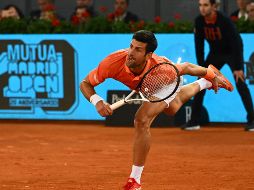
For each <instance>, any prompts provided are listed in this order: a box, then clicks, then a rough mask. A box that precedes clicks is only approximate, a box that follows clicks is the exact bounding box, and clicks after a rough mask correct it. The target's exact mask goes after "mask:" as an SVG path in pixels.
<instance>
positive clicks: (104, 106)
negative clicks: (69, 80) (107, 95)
mask: <svg viewBox="0 0 254 190" xmlns="http://www.w3.org/2000/svg"><path fill="white" fill-rule="evenodd" d="M80 90H81V92H82V94H83V95H84V97H85V98H86V99H87V100H88V101H90V102H91V103H92V104H93V105H94V106H95V107H96V110H97V112H98V113H99V114H100V115H101V116H102V117H106V116H109V115H112V113H113V111H112V109H111V108H110V107H109V104H108V103H106V102H105V101H104V100H103V99H102V98H101V97H100V96H99V95H97V94H96V92H95V90H94V86H93V85H92V84H91V82H90V80H89V75H88V76H87V77H86V78H85V79H84V80H83V81H82V82H81V83H80Z"/></svg>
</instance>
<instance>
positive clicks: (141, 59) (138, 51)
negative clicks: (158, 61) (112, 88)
mask: <svg viewBox="0 0 254 190" xmlns="http://www.w3.org/2000/svg"><path fill="white" fill-rule="evenodd" d="M146 46H147V44H146V43H143V42H139V41H137V40H135V39H133V40H132V41H131V45H130V48H129V51H128V56H127V60H126V65H127V67H129V68H130V69H138V68H142V67H143V66H144V65H145V63H146V61H147V60H148V59H149V55H150V53H149V54H146Z"/></svg>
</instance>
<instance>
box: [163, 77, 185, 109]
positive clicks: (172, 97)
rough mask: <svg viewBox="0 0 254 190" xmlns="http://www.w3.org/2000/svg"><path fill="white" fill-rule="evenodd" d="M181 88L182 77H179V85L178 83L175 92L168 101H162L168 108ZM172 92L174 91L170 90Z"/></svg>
mask: <svg viewBox="0 0 254 190" xmlns="http://www.w3.org/2000/svg"><path fill="white" fill-rule="evenodd" d="M182 86H183V76H180V83H179V86H178V88H177V90H176V91H175V93H174V94H173V95H172V96H170V97H169V98H168V99H166V100H164V102H166V104H167V105H168V106H169V103H170V102H172V100H174V99H175V97H176V95H177V94H178V92H179V91H180V90H181V88H182ZM172 90H174V89H172ZM168 106H167V107H168Z"/></svg>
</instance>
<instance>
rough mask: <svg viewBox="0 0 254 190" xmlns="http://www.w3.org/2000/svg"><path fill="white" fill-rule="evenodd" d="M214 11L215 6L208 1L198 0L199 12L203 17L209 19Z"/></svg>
mask: <svg viewBox="0 0 254 190" xmlns="http://www.w3.org/2000/svg"><path fill="white" fill-rule="evenodd" d="M214 10H216V7H215V4H214V5H212V4H211V3H210V1H209V0H199V11H200V14H201V15H202V16H204V17H209V16H210V15H211V14H212V12H213V11H214Z"/></svg>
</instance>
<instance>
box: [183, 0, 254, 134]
mask: <svg viewBox="0 0 254 190" xmlns="http://www.w3.org/2000/svg"><path fill="white" fill-rule="evenodd" d="M215 6H216V0H199V11H200V15H199V16H198V17H197V18H196V19H195V30H194V31H195V49H196V57H197V62H198V64H199V65H200V66H203V67H208V65H209V64H211V63H213V64H214V66H215V67H216V68H218V69H221V68H222V67H223V66H224V65H225V64H226V63H227V64H228V65H229V67H230V69H231V71H232V73H233V75H234V79H235V82H236V88H237V91H238V93H239V94H240V96H241V99H242V102H243V105H244V107H245V110H246V112H247V125H246V126H245V130H246V131H254V112H253V102H252V98H251V94H250V91H249V88H248V86H247V84H246V82H245V76H244V65H243V64H244V60H243V44H242V39H241V36H240V35H239V33H238V32H237V30H236V28H235V25H234V24H233V22H232V21H231V19H230V18H228V17H226V16H225V15H223V14H222V13H220V12H219V11H216V8H215ZM205 40H206V41H207V42H208V44H209V48H210V51H209V53H208V56H207V58H206V59H205V53H204V49H205V48H204V44H205V43H204V42H205ZM205 92H206V90H203V91H201V92H199V93H198V94H197V95H196V96H195V97H194V101H193V103H192V113H191V119H190V121H189V122H188V123H187V124H186V125H185V126H183V127H182V129H185V130H198V129H200V122H201V121H200V118H201V108H202V104H203V99H204V96H205ZM236 109H237V108H236Z"/></svg>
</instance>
